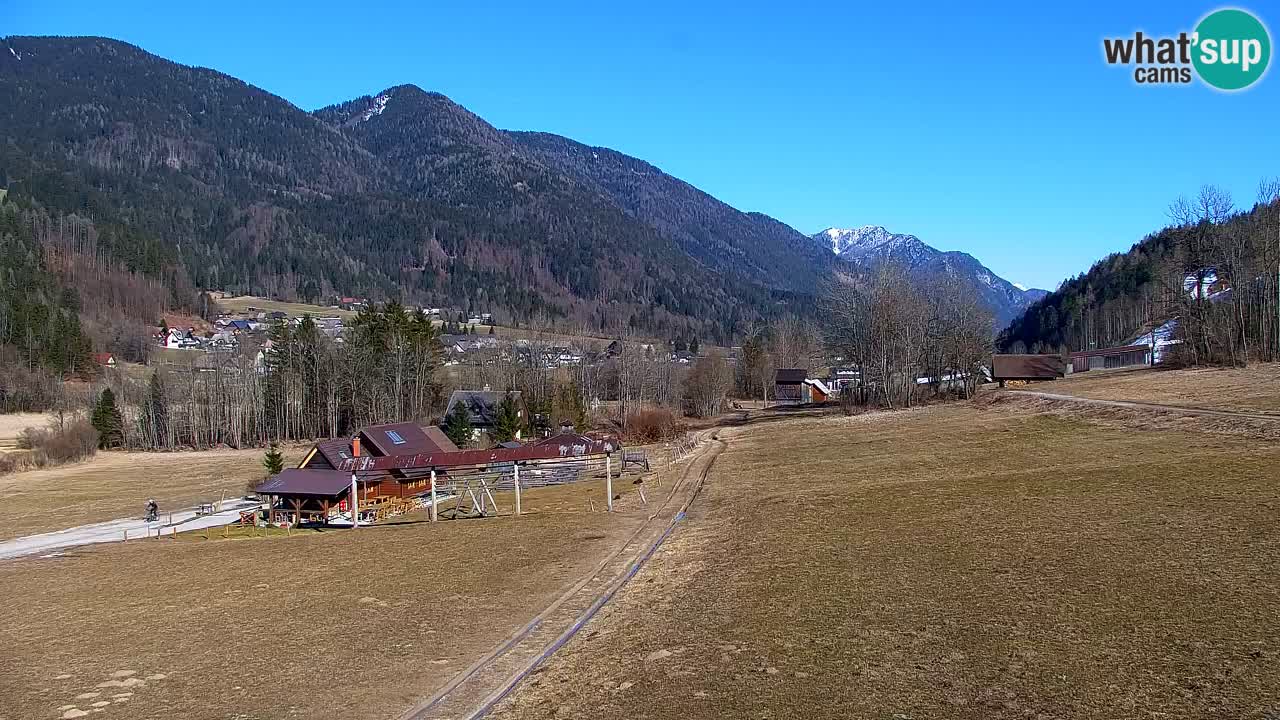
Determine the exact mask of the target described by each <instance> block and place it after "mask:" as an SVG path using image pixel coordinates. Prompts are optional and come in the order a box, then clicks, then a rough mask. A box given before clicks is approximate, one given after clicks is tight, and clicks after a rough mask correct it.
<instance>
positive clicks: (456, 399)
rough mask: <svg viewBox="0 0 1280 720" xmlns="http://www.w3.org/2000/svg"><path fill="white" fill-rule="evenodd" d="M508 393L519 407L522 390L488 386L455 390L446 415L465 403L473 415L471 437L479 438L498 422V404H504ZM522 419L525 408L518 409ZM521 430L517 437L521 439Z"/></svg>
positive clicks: (469, 412) (450, 397)
mask: <svg viewBox="0 0 1280 720" xmlns="http://www.w3.org/2000/svg"><path fill="white" fill-rule="evenodd" d="M508 395H510V396H511V399H512V400H514V401H515V403H516V405H517V407H520V391H519V390H513V391H511V392H509V393H507V392H500V391H497V390H490V389H488V388H487V387H486V388H485V389H484V390H454V391H453V394H452V395H450V396H449V405H448V407H447V408H446V409H445V412H444V415H445V417H449V415H450V414H451V413H453V410H454V408H455V407H457V406H458V405H459V404H462V405H465V406H466V408H467V413H468V414H469V415H470V416H471V439H472V440H479V439H480V436H481V435H483V434H488V433H489V432H490V431H492V430H493V429H494V428H495V427H496V426H497V424H498V406H499V405H501V404H502V400H503V399H504V398H506V397H507V396H508ZM517 414H518V416H519V417H520V418H521V421H523V419H524V410H523V408H522V409H520V410H518V411H517ZM520 436H521V431H520V430H516V439H517V440H519V439H520Z"/></svg>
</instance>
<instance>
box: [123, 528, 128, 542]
mask: <svg viewBox="0 0 1280 720" xmlns="http://www.w3.org/2000/svg"><path fill="white" fill-rule="evenodd" d="M124 541H125V542H129V528H125V529H124Z"/></svg>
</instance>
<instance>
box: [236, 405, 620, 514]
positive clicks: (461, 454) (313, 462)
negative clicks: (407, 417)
mask: <svg viewBox="0 0 1280 720" xmlns="http://www.w3.org/2000/svg"><path fill="white" fill-rule="evenodd" d="M620 449H621V445H619V444H618V443H617V442H616V441H614V440H611V439H604V440H601V439H595V438H592V437H589V436H586V435H578V434H572V433H566V434H561V435H556V436H552V437H549V438H545V439H543V440H541V441H539V442H537V443H532V444H528V445H521V446H519V447H515V448H494V449H491V450H459V449H458V448H457V446H455V445H454V444H453V443H452V442H450V441H449V439H448V438H447V437H446V436H445V435H444V433H443V432H441V431H440V429H439V428H435V427H431V428H425V429H424V428H422V427H420V426H418V425H416V424H414V423H394V424H389V425H374V426H370V427H368V428H365V429H363V430H361V431H360V432H359V433H358V434H357V435H356V437H355V438H353V439H351V440H346V439H343V438H336V439H333V440H325V441H321V442H319V443H316V445H315V446H314V447H313V448H312V449H311V451H310V452H308V453H307V455H306V456H305V457H304V458H303V460H302V462H301V463H300V464H299V466H298V467H296V468H289V469H286V470H284V471H282V472H280V473H279V474H277V475H274V476H272V477H271V478H270V479H268V480H267V481H265V482H263V483H262V484H261V485H259V486H257V488H255V490H256V492H257V493H258V494H259V495H260V496H263V497H264V498H266V500H267V506H268V508H269V511H268V519H269V521H270V522H271V523H272V524H276V523H277V522H279V521H280V520H281V519H282V518H283V519H287V520H289V521H291V522H293V523H295V524H296V523H301V522H304V521H317V522H322V523H327V522H328V521H329V518H330V517H332V514H333V513H334V512H347V511H348V509H349V505H348V503H349V500H350V494H351V486H352V478H353V477H354V478H355V483H356V491H357V494H358V495H357V501H358V502H357V507H358V509H359V511H360V516H361V521H362V522H363V521H364V519H365V518H367V516H368V515H369V514H372V515H373V517H374V519H381V518H382V517H385V516H387V515H391V514H398V513H400V512H404V511H407V510H410V509H412V508H413V507H415V506H417V505H419V504H421V502H422V499H425V496H428V495H431V494H432V485H433V480H434V483H435V487H436V489H438V490H442V491H444V492H452V493H456V492H458V488H459V487H469V486H468V483H469V482H471V481H472V480H477V479H479V478H482V477H483V478H484V479H485V482H487V483H488V488H489V489H490V490H492V489H497V488H498V487H499V486H500V485H504V484H505V485H507V486H509V485H510V484H511V483H512V480H513V478H512V477H511V476H512V474H513V470H514V469H515V468H516V466H517V465H519V466H522V467H523V466H529V469H530V471H531V473H532V475H531V477H529V478H527V479H525V480H521V484H543V482H557V481H558V480H557V479H558V478H559V479H577V478H579V477H581V476H582V474H583V473H584V472H588V471H590V470H593V469H597V470H598V469H606V470H607V467H606V468H600V466H601V465H607V463H606V462H605V459H606V458H607V457H608V456H609V455H611V454H612V453H614V452H615V451H617V450H620ZM621 459H622V461H623V466H625V462H626V459H625V455H624V456H623V458H621ZM618 469H621V468H618ZM517 495H518V493H517ZM433 519H434V515H433Z"/></svg>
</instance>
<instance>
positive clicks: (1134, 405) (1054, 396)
mask: <svg viewBox="0 0 1280 720" xmlns="http://www.w3.org/2000/svg"><path fill="white" fill-rule="evenodd" d="M1005 392H1008V393H1016V394H1018V395H1030V396H1032V397H1038V398H1044V399H1045V400H1065V401H1067V402H1077V403H1084V404H1088V405H1101V406H1104V407H1118V408H1129V409H1133V410H1160V411H1163V412H1175V413H1183V414H1185V415H1203V416H1207V417H1226V418H1243V419H1247V420H1271V421H1280V416H1277V415H1267V414H1264V413H1248V412H1238V411H1235V410H1211V409H1209V408H1197V407H1186V406H1183V405H1162V404H1160V403H1147V402H1135V401H1132V400H1098V399H1096V398H1086V397H1080V396H1079V395H1062V394H1060V393H1047V392H1037V391H1034V390H1006V391H1005Z"/></svg>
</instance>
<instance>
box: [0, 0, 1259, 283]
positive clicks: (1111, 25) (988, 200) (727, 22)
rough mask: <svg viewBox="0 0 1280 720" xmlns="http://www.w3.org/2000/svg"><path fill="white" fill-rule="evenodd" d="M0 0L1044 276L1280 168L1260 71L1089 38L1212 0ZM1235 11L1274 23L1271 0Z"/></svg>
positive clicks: (1166, 21) (293, 84) (7, 29)
mask: <svg viewBox="0 0 1280 720" xmlns="http://www.w3.org/2000/svg"><path fill="white" fill-rule="evenodd" d="M5 4H6V5H7V9H6V10H3V11H0V33H3V34H50V35H104V36H109V37H115V38H118V39H121V40H125V41H128V42H132V43H135V44H137V45H139V46H141V47H142V48H144V49H146V50H148V51H150V52H153V53H156V54H158V55H161V56H164V57H167V58H170V59H172V60H176V61H178V62H182V63H186V64H192V65H203V66H207V67H212V68H215V69H218V70H221V71H223V72H226V73H229V74H231V75H234V76H236V77H239V78H241V79H244V80H246V81H248V82H251V83H253V84H255V85H258V86H260V87H263V88H265V89H267V90H269V91H271V92H274V93H276V94H278V95H281V96H283V97H285V98H287V99H288V100H290V101H292V102H293V103H295V104H297V105H298V106H300V107H303V108H306V109H314V108H316V107H320V106H323V105H326V104H329V103H332V102H337V101H340V100H345V99H349V98H351V97H355V96H358V95H364V94H371V93H375V92H377V91H379V90H381V89H383V88H385V87H388V86H391V85H396V84H400V83H413V84H416V85H419V86H421V87H423V88H425V89H428V90H436V91H439V92H443V93H445V94H446V95H449V96H450V97H452V98H453V99H454V100H456V101H457V102H459V103H461V104H463V105H465V106H466V107H468V108H469V109H471V110H472V111H474V112H476V113H478V114H479V115H480V116H482V117H484V118H485V119H486V120H488V121H489V122H491V123H493V124H494V125H497V126H498V127H502V128H510V129H527V130H544V131H548V132H555V133H559V134H562V135H567V136H569V137H572V138H574V139H576V140H579V141H581V142H586V143H590V144H593V145H603V146H607V147H611V148H614V149H617V150H620V151H622V152H625V153H628V154H631V155H636V156H638V157H640V158H643V159H645V160H648V161H649V162H652V163H654V164H655V165H657V166H659V167H661V168H662V169H663V170H665V171H667V172H669V173H671V174H673V175H676V176H677V177H680V178H682V179H684V180H687V181H689V182H691V183H693V184H694V185H697V186H698V187H700V188H702V189H704V190H706V191H708V192H710V193H711V194H713V195H715V196H717V197H719V198H720V199H722V200H724V201H726V202H728V203H729V204H731V205H733V206H735V207H738V208H740V209H743V210H757V211H760V212H765V213H768V214H770V215H773V216H774V217H777V218H778V219H780V220H782V221H784V222H786V223H788V224H790V225H792V226H794V227H796V228H797V229H799V230H801V231H803V232H806V233H813V232H817V231H819V230H821V229H823V228H825V227H828V226H832V225H835V226H841V227H849V226H858V225H866V224H876V225H884V226H886V227H888V228H889V229H890V230H893V231H895V232H908V233H913V234H915V235H918V236H919V237H920V238H921V239H922V240H924V241H925V242H927V243H930V244H932V245H934V246H936V247H939V248H942V249H945V250H952V249H956V250H964V251H966V252H969V253H972V254H973V255H975V256H977V257H978V258H979V259H980V260H982V261H983V262H984V263H986V264H987V265H988V266H989V267H991V268H992V269H993V270H995V271H996V272H997V273H999V274H1000V275H1002V276H1004V277H1006V278H1007V279H1009V280H1011V281H1014V282H1021V283H1024V284H1027V285H1035V286H1041V287H1047V288H1052V287H1054V286H1055V285H1056V284H1057V282H1059V281H1060V280H1061V279H1063V278H1064V277H1066V276H1069V275H1073V274H1075V273H1078V272H1082V271H1084V270H1085V269H1087V268H1088V267H1089V265H1090V264H1092V263H1093V261H1095V260H1096V259H1098V258H1100V257H1102V256H1103V255H1105V254H1107V253H1109V252H1115V251H1122V250H1125V249H1128V247H1129V246H1130V245H1132V244H1133V243H1134V242H1136V241H1137V240H1139V239H1141V238H1142V236H1143V235H1145V234H1146V233H1148V232H1151V231H1153V230H1156V229H1158V228H1159V227H1161V226H1162V225H1163V224H1165V223H1166V222H1167V217H1166V215H1165V212H1166V209H1167V207H1168V205H1169V203H1170V202H1171V201H1172V200H1173V199H1174V198H1175V197H1177V196H1178V195H1179V194H1192V193H1194V192H1195V191H1196V190H1197V189H1198V187H1199V186H1200V185H1201V184H1204V183H1215V184H1218V185H1220V186H1222V187H1224V188H1226V189H1227V190H1229V191H1230V192H1231V193H1232V194H1233V195H1234V197H1235V199H1236V202H1237V204H1238V205H1240V206H1243V207H1249V206H1251V205H1252V204H1253V200H1254V197H1255V190H1256V187H1257V183H1258V181H1259V180H1260V179H1262V178H1263V177H1266V176H1272V175H1280V166H1277V164H1276V159H1277V157H1278V155H1280V154H1278V152H1277V151H1278V150H1280V133H1278V132H1276V131H1275V130H1274V123H1275V118H1276V117H1277V112H1278V111H1280V77H1277V75H1276V71H1275V70H1274V69H1272V71H1270V72H1269V73H1268V76H1267V77H1264V78H1263V79H1262V81H1261V82H1259V83H1258V84H1256V85H1254V86H1253V87H1252V88H1250V89H1249V90H1247V91H1245V92H1240V93H1234V94H1226V93H1219V92H1215V91H1212V90H1209V89H1206V88H1205V87H1203V86H1202V85H1199V84H1198V83H1197V84H1195V85H1193V86H1191V87H1187V86H1168V87H1142V86H1138V85H1136V84H1135V83H1134V82H1133V80H1132V76H1131V73H1130V71H1129V70H1127V69H1124V68H1117V67H1108V66H1107V65H1105V64H1104V63H1103V60H1102V49H1101V43H1102V38H1103V37H1118V36H1126V35H1132V33H1133V32H1134V31H1135V30H1139V29H1141V30H1144V31H1145V32H1147V33H1149V34H1175V33H1177V32H1178V31H1181V30H1188V31H1189V30H1191V29H1192V28H1193V27H1194V25H1195V23H1196V21H1197V20H1198V19H1199V18H1200V17H1202V16H1203V15H1205V14H1207V13H1208V12H1210V11H1211V10H1214V9H1216V8H1218V7H1221V6H1220V5H1217V4H1213V3H1178V2H1114V0H1112V1H1110V2H1098V3H1083V2H1082V3H1053V4H1052V5H1060V6H1061V7H1037V6H1033V5H1032V4H1030V3H1007V4H1001V3H964V4H960V3H937V4H936V5H933V6H929V5H928V4H926V3H903V2H894V3H883V4H875V5H873V4H865V5H864V4H862V3H835V2H831V3H812V4H811V3H806V2H789V3H777V2H768V3H753V2H733V3H718V2H717V3H711V2H703V3H699V2H680V3H667V2H646V3H627V4H625V6H623V5H624V4H617V3H607V2H598V0H597V1H595V2H590V3H554V2H540V3H531V2H518V3H498V2H494V3H477V2H470V3H456V4H455V3H442V2H385V3H378V2H363V3H351V2H341V3H338V2H333V3H330V2H327V1H323V0H322V1H318V2H306V3H301V2H297V3H294V2H263V1H261V0H259V1H257V2H252V3H243V2H235V1H229V2H220V3H216V4H214V3H210V4H199V5H202V7H189V8H184V7H180V6H179V5H178V4H168V3H163V4H162V3H141V2H132V1H131V0H115V1H113V2H110V3H103V2H84V1H82V0H63V1H62V2H56V3H54V2H45V1H43V0H39V1H37V0H16V5H15V0H8V2H7V3H5ZM191 5H193V6H194V5H197V4H196V3H192V4H191ZM615 5H616V6H615ZM961 5H965V6H968V7H960V6H961ZM1037 5H1039V4H1037ZM1043 5H1050V4H1049V3H1045V4H1043ZM1243 7H1246V8H1248V7H1250V6H1249V5H1247V4H1246V5H1244V6H1243ZM1252 9H1253V10H1255V11H1256V12H1258V13H1259V14H1260V17H1261V18H1262V20H1263V22H1266V23H1268V25H1269V27H1271V31H1272V34H1273V36H1274V34H1275V33H1276V28H1277V27H1280V25H1273V24H1272V23H1280V11H1278V12H1275V13H1270V14H1268V13H1267V8H1266V7H1263V6H1262V5H1261V4H1260V3H1259V4H1256V5H1255V6H1253V7H1252ZM6 16H7V17H6ZM1273 16H1274V17H1273Z"/></svg>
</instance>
